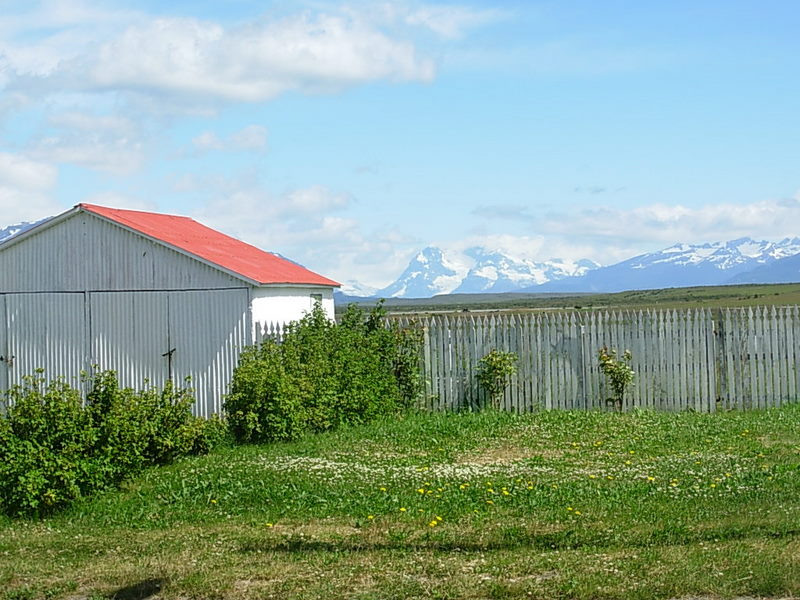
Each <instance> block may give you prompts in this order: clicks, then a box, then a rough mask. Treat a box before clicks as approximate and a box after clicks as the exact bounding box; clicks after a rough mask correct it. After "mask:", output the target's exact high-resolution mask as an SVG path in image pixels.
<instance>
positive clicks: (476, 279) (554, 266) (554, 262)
mask: <svg viewBox="0 0 800 600" xmlns="http://www.w3.org/2000/svg"><path fill="white" fill-rule="evenodd" d="M465 254H466V255H467V256H469V257H470V258H472V259H473V260H474V261H475V264H474V265H473V266H472V268H471V269H470V270H469V272H468V273H467V275H466V277H465V278H464V279H463V280H462V282H461V284H460V285H459V286H458V287H457V288H456V289H455V290H454V292H455V293H481V292H493V293H498V292H510V291H514V290H518V289H520V288H523V287H528V286H531V285H538V284H542V283H545V282H547V281H553V280H557V279H563V278H564V277H571V276H574V275H582V274H583V273H585V272H586V271H587V270H589V269H592V268H596V267H598V266H599V265H597V264H596V263H594V262H592V261H589V260H586V259H583V260H580V261H578V262H574V263H573V262H566V261H563V260H561V259H551V260H549V261H545V262H535V261H533V260H530V259H525V258H515V257H512V256H509V255H508V254H505V253H503V252H501V251H499V250H486V249H485V248H481V247H473V248H468V249H467V250H466V251H465Z"/></svg>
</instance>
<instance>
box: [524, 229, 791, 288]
mask: <svg viewBox="0 0 800 600" xmlns="http://www.w3.org/2000/svg"><path fill="white" fill-rule="evenodd" d="M796 254H800V238H786V239H783V240H781V241H780V242H768V241H756V240H753V239H751V238H739V239H736V240H731V241H729V242H713V243H706V244H675V245H674V246H670V247H669V248H665V249H664V250H660V251H658V252H650V253H647V254H642V255H640V256H636V257H634V258H631V259H628V260H625V261H622V262H620V263H617V264H614V265H610V266H607V267H601V268H599V269H595V270H593V271H589V272H588V273H586V274H584V275H581V276H579V277H570V278H566V279H561V280H558V281H550V282H547V283H545V284H542V285H537V286H533V287H529V288H527V289H526V290H525V291H530V292H619V291H623V290H634V289H652V288H665V287H685V286H694V285H721V284H725V283H731V282H732V280H734V279H735V278H736V277H737V276H739V275H740V274H742V273H746V272H748V271H752V270H753V269H755V268H757V267H759V266H761V265H765V264H769V263H772V262H775V261H776V260H779V259H781V258H785V257H788V256H794V255H796Z"/></svg>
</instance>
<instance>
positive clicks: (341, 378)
mask: <svg viewBox="0 0 800 600" xmlns="http://www.w3.org/2000/svg"><path fill="white" fill-rule="evenodd" d="M383 317H384V312H383V307H382V305H381V304H378V305H377V306H376V307H375V308H374V309H373V310H372V311H371V312H370V313H369V314H366V315H365V314H364V313H363V312H362V311H360V310H359V309H358V308H357V307H355V306H354V305H351V306H349V307H348V309H347V311H346V312H345V314H344V315H343V317H342V319H341V323H340V324H338V325H337V324H335V323H333V322H331V321H330V320H328V318H327V316H326V315H325V312H324V311H323V310H322V308H321V307H320V306H319V305H317V306H315V308H314V309H313V310H312V311H311V313H309V314H308V315H306V316H305V317H304V318H303V319H301V320H299V321H296V322H294V323H291V324H290V325H289V326H288V328H287V332H286V334H285V336H284V339H283V341H282V342H281V343H280V344H277V343H275V342H272V341H266V342H265V343H263V344H261V346H259V347H257V348H248V349H246V350H245V351H244V352H243V353H242V355H241V356H240V359H239V365H238V367H237V368H236V370H235V372H234V376H233V380H232V382H231V391H230V394H229V395H228V397H227V399H226V402H225V408H226V411H227V415H228V422H229V425H230V428H231V432H232V434H233V436H234V437H235V438H236V439H237V440H240V441H272V440H288V439H294V438H297V437H298V436H300V435H302V434H303V433H305V432H319V431H326V430H329V429H334V428H336V427H339V426H340V425H343V424H357V423H364V422H367V421H370V420H372V419H374V418H375V417H377V416H379V415H382V414H387V413H391V412H395V411H398V410H401V409H402V408H406V407H409V406H410V405H412V404H413V403H414V402H415V401H416V400H417V398H418V396H419V393H420V391H421V381H422V380H421V376H420V373H419V364H418V361H419V341H420V337H419V335H418V334H416V333H414V332H411V331H406V330H401V329H400V328H398V327H394V326H387V325H386V323H385V322H384V318H383Z"/></svg>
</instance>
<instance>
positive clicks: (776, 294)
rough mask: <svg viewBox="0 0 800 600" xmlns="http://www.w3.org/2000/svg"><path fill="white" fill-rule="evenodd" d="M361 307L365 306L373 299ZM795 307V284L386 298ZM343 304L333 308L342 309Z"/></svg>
mask: <svg viewBox="0 0 800 600" xmlns="http://www.w3.org/2000/svg"><path fill="white" fill-rule="evenodd" d="M363 304H365V305H367V306H371V305H374V304H375V301H374V300H369V301H366V302H364V303H363ZM797 304H800V283H782V284H752V285H721V286H705V287H687V288H665V289H659V290H632V291H628V292H619V293H616V294H577V295H560V294H519V293H507V294H449V295H443V296H436V297H434V298H420V299H396V298H392V299H388V300H387V301H386V308H387V309H388V310H389V311H390V312H393V313H406V312H422V313H424V312H441V311H448V312H449V311H463V310H467V311H487V310H514V311H519V310H546V309H555V310H576V309H580V310H605V309H617V310H619V309H623V310H631V309H632V310H638V309H647V308H675V309H681V308H712V309H713V308H724V307H730V308H738V307H743V306H793V305H797ZM345 305H346V303H343V304H340V305H337V310H343V309H344V306H345Z"/></svg>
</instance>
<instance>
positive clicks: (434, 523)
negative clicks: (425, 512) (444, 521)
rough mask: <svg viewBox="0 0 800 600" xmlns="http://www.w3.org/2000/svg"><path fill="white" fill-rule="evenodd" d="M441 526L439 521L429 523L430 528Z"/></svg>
mask: <svg viewBox="0 0 800 600" xmlns="http://www.w3.org/2000/svg"><path fill="white" fill-rule="evenodd" d="M438 524H439V521H436V520H433V521H431V522H430V523H428V527H436V526H437V525H438Z"/></svg>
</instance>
